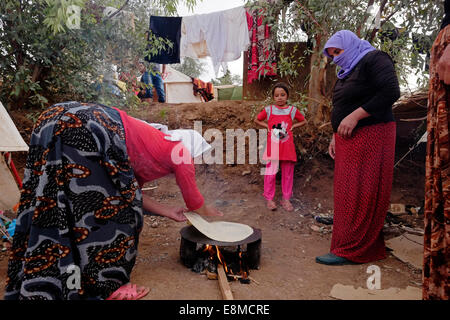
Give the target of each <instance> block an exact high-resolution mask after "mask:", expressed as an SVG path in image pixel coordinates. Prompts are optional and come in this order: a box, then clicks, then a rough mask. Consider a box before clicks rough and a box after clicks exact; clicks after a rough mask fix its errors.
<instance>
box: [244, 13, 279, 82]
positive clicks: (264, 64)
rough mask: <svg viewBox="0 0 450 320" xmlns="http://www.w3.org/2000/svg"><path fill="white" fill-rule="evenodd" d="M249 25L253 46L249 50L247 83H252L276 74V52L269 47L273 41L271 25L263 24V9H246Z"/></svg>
mask: <svg viewBox="0 0 450 320" xmlns="http://www.w3.org/2000/svg"><path fill="white" fill-rule="evenodd" d="M245 13H246V16H247V26H248V31H249V36H250V44H251V48H250V50H248V71H247V83H252V82H253V81H254V80H257V79H259V77H261V76H263V77H264V76H276V75H277V71H276V70H277V63H276V53H275V51H274V50H273V49H272V50H271V48H270V47H269V45H270V44H271V43H273V41H272V35H271V32H270V26H269V25H267V24H265V25H263V20H264V16H263V15H262V11H261V10H254V11H252V12H249V11H248V9H246V12H245Z"/></svg>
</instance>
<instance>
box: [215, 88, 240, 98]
mask: <svg viewBox="0 0 450 320" xmlns="http://www.w3.org/2000/svg"><path fill="white" fill-rule="evenodd" d="M214 97H217V100H219V101H221V100H242V86H236V85H222V86H215V87H214Z"/></svg>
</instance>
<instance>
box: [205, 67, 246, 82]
mask: <svg viewBox="0 0 450 320" xmlns="http://www.w3.org/2000/svg"><path fill="white" fill-rule="evenodd" d="M211 82H212V84H213V85H215V86H223V85H226V84H234V85H242V79H241V77H240V76H239V75H237V74H231V72H230V70H229V69H228V70H227V71H226V72H225V74H224V75H223V76H222V77H220V78H217V79H215V80H214V79H212V80H211Z"/></svg>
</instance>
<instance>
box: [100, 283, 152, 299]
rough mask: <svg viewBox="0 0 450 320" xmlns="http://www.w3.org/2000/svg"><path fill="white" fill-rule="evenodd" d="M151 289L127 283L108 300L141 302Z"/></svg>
mask: <svg viewBox="0 0 450 320" xmlns="http://www.w3.org/2000/svg"><path fill="white" fill-rule="evenodd" d="M149 291H150V289H149V288H146V287H138V286H136V285H135V284H131V283H127V284H125V285H123V286H121V287H120V288H119V289H117V290H116V291H114V292H113V293H112V294H111V295H110V296H109V297H108V298H107V299H106V300H139V299H141V298H143V297H145V296H146V295H147V294H148V293H149Z"/></svg>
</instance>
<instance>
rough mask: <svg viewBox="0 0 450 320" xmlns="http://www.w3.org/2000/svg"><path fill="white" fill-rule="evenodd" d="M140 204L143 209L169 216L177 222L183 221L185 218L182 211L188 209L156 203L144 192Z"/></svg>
mask: <svg viewBox="0 0 450 320" xmlns="http://www.w3.org/2000/svg"><path fill="white" fill-rule="evenodd" d="M142 206H143V209H144V210H145V211H148V212H152V213H154V214H156V215H159V216H163V217H167V218H170V219H172V220H175V221H177V222H183V221H186V220H187V218H186V216H185V215H184V213H185V212H187V211H188V210H187V209H185V208H182V207H173V206H168V205H165V204H162V203H158V202H157V201H155V200H153V199H152V198H150V197H149V196H148V195H146V194H144V195H143V196H142Z"/></svg>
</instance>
